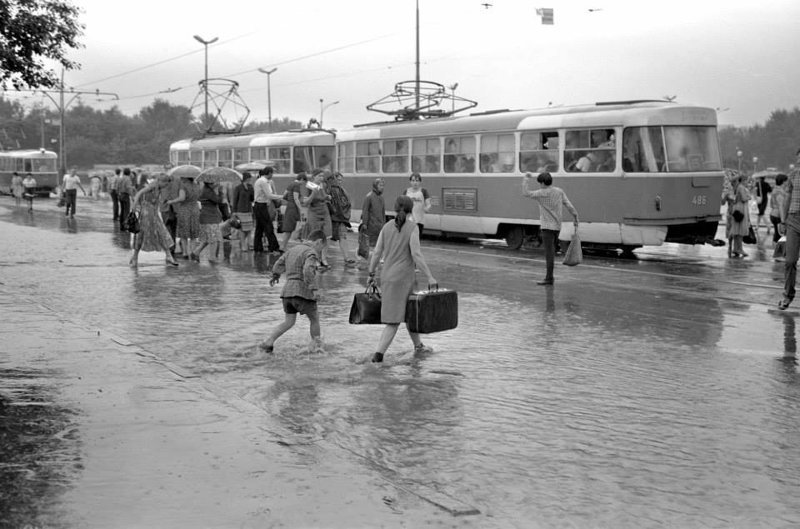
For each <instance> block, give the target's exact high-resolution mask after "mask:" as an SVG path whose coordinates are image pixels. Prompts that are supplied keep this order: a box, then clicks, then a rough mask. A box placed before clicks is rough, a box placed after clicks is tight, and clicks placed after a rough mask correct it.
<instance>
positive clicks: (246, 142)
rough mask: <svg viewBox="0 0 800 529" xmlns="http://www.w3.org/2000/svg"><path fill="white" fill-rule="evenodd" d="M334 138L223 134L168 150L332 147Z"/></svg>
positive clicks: (316, 133) (305, 133)
mask: <svg viewBox="0 0 800 529" xmlns="http://www.w3.org/2000/svg"><path fill="white" fill-rule="evenodd" d="M333 141H334V136H333V134H332V133H330V132H326V131H324V130H297V131H283V132H256V133H250V134H230V135H229V134H225V135H219V136H206V137H205V138H187V139H183V140H179V141H176V142H174V143H172V144H171V145H170V149H191V148H192V147H193V146H197V147H202V148H204V149H220V148H247V147H268V146H273V145H274V146H278V145H298V144H301V145H333Z"/></svg>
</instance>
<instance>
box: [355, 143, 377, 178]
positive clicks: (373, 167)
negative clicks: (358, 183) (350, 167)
mask: <svg viewBox="0 0 800 529" xmlns="http://www.w3.org/2000/svg"><path fill="white" fill-rule="evenodd" d="M380 154H381V151H380V143H379V142H377V141H359V142H356V173H373V174H374V173H377V172H378V168H379V167H380Z"/></svg>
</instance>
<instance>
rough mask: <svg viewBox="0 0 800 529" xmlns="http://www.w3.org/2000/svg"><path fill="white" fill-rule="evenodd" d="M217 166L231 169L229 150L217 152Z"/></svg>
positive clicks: (230, 153)
mask: <svg viewBox="0 0 800 529" xmlns="http://www.w3.org/2000/svg"><path fill="white" fill-rule="evenodd" d="M217 165H219V166H220V167H233V151H232V150H231V149H225V150H224V151H219V161H218V162H217Z"/></svg>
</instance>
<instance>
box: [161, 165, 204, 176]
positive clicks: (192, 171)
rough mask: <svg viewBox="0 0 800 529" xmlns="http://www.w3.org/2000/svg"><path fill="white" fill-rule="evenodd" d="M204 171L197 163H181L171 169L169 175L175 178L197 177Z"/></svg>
mask: <svg viewBox="0 0 800 529" xmlns="http://www.w3.org/2000/svg"><path fill="white" fill-rule="evenodd" d="M201 172H203V170H202V169H200V168H199V167H197V166H196V165H179V166H177V167H173V168H172V169H170V170H169V173H167V174H169V176H171V177H173V178H197V175H199V174H200V173H201Z"/></svg>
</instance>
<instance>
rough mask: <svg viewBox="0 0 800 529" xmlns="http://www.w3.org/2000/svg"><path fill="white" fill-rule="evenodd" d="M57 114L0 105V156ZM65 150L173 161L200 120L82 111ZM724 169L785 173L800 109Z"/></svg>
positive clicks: (49, 125) (259, 127)
mask: <svg viewBox="0 0 800 529" xmlns="http://www.w3.org/2000/svg"><path fill="white" fill-rule="evenodd" d="M59 120H60V116H59V114H58V113H57V112H56V111H55V110H53V109H49V108H47V107H45V106H34V107H33V108H28V107H26V106H24V105H22V104H21V103H20V102H18V101H16V100H10V99H6V98H3V97H0V148H2V149H6V150H7V149H38V148H40V147H44V148H46V149H50V150H53V151H56V152H58V147H59V144H58V137H59V127H58V123H59ZM268 125H269V124H268V123H267V122H258V121H254V122H250V123H248V124H247V125H246V126H245V127H244V128H243V132H257V131H267V130H269V127H268ZM64 127H65V135H64V143H65V149H66V151H67V161H68V164H69V165H70V166H76V167H78V168H82V169H88V168H91V167H93V166H94V165H95V164H114V165H142V164H163V163H166V162H167V161H168V157H169V146H170V144H171V143H173V142H175V141H178V140H180V139H184V138H190V137H196V136H199V129H198V127H197V126H196V118H195V117H194V116H193V115H192V113H191V110H190V109H189V107H186V106H181V105H173V104H171V103H169V102H167V101H164V100H160V99H156V100H155V101H154V102H153V103H152V104H151V105H149V106H147V107H145V108H143V109H142V110H141V111H139V113H138V114H136V115H135V116H127V115H125V114H123V113H122V112H120V110H119V109H118V108H117V107H116V106H115V107H112V108H111V109H108V110H97V109H94V108H92V107H91V106H88V105H86V104H81V103H79V104H77V105H75V106H73V107H71V108H69V109H68V110H67V111H66V112H65V114H64ZM302 127H303V123H302V122H300V121H295V120H292V119H290V118H288V117H284V118H283V119H278V120H273V123H272V130H273V131H276V132H277V131H282V130H290V129H299V128H302ZM719 139H720V149H721V154H722V160H723V165H724V166H725V167H727V168H731V169H737V168H738V167H739V163H740V159H739V157H738V156H737V152H739V151H741V153H742V157H741V168H742V170H743V171H745V172H747V173H750V172H752V170H753V157H754V156H755V157H758V169H759V170H760V169H764V168H766V167H775V168H776V169H778V170H780V171H787V170H788V169H789V165H790V164H791V163H793V162H794V159H795V152H796V151H797V149H798V148H800V108H797V107H795V108H794V109H793V110H791V111H789V110H775V111H773V112H772V113H771V114H770V116H769V119H767V121H766V122H765V123H764V124H763V125H754V126H750V127H732V126H726V127H721V128H720V131H719Z"/></svg>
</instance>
